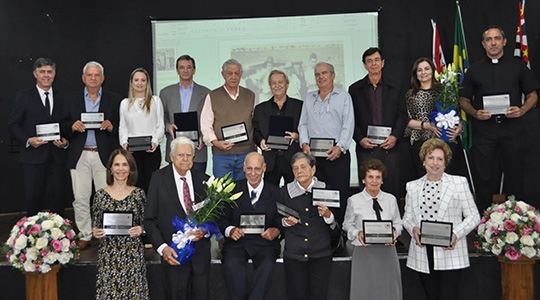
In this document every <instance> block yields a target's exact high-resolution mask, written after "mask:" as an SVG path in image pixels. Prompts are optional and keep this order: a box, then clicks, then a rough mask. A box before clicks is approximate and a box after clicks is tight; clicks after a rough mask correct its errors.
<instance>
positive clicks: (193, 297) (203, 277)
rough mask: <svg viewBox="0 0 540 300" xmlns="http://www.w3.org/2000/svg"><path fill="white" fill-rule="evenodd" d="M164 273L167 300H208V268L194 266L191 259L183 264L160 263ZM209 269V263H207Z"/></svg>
mask: <svg viewBox="0 0 540 300" xmlns="http://www.w3.org/2000/svg"><path fill="white" fill-rule="evenodd" d="M161 265H162V266H163V270H164V274H165V283H166V295H167V298H166V299H168V300H187V299H190V300H208V299H209V297H208V291H209V290H210V280H209V278H208V273H209V270H205V268H202V269H201V268H196V267H194V264H193V262H192V261H190V262H188V263H187V264H185V265H183V266H171V265H169V264H168V263H167V262H163V261H162V263H161ZM208 269H210V264H208Z"/></svg>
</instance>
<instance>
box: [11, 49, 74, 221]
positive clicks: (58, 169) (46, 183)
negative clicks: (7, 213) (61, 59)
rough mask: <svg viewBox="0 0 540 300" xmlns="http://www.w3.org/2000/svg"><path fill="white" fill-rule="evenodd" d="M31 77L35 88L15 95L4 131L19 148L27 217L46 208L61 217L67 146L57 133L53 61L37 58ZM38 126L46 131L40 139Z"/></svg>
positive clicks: (61, 110)
mask: <svg viewBox="0 0 540 300" xmlns="http://www.w3.org/2000/svg"><path fill="white" fill-rule="evenodd" d="M33 74H34V77H35V78H36V86H35V87H33V88H30V89H27V90H24V91H21V92H19V93H18V94H17V97H16V99H15V103H14V104H13V109H12V111H11V115H10V118H9V121H8V130H9V133H10V134H11V136H12V137H13V138H14V139H16V140H17V142H18V143H19V145H20V148H21V153H20V163H21V166H22V171H23V175H24V180H23V182H24V191H25V202H26V214H27V216H33V215H35V214H37V213H38V212H39V211H41V210H42V209H44V208H47V207H48V208H50V210H51V211H52V212H54V213H57V214H60V215H63V213H64V192H65V188H64V184H65V181H66V162H67V151H66V149H65V148H66V147H67V145H68V142H67V140H66V139H65V138H64V137H62V135H63V134H62V131H61V124H62V123H64V122H66V121H67V110H66V107H65V100H64V97H63V94H62V93H60V92H58V91H57V90H54V91H53V88H52V84H53V82H54V77H55V75H56V64H55V63H54V61H52V60H51V59H49V58H38V59H37V60H36V62H35V63H34V71H33ZM40 126H41V128H43V127H45V128H48V129H47V130H46V131H45V132H43V133H42V135H41V136H40V134H38V132H37V131H38V130H39V129H38V128H39V127H40ZM51 137H53V139H52V140H51V139H50V138H51Z"/></svg>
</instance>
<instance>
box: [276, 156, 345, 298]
mask: <svg viewBox="0 0 540 300" xmlns="http://www.w3.org/2000/svg"><path fill="white" fill-rule="evenodd" d="M315 162H316V159H315V157H313V156H312V155H310V154H305V153H304V152H297V153H296V154H294V155H293V157H292V159H291V165H292V169H293V175H294V180H293V181H292V182H290V183H288V184H287V185H285V186H283V187H282V188H281V190H280V200H279V202H281V204H283V205H284V206H285V207H287V208H288V209H292V210H293V211H294V213H293V215H295V216H293V215H290V216H288V217H284V218H282V219H281V226H282V229H283V230H281V231H282V232H284V235H285V251H284V252H283V262H284V267H285V288H286V290H287V299H289V300H297V299H309V300H317V299H321V300H325V299H326V298H327V294H328V287H329V283H330V269H331V266H332V248H331V247H330V228H331V227H330V226H335V225H336V224H335V221H334V214H333V213H332V211H331V210H330V209H329V208H328V207H326V206H324V205H321V204H319V203H317V204H316V205H314V203H313V198H312V196H311V193H312V188H326V184H325V183H324V182H322V181H318V180H317V177H314V176H313V175H314V174H315ZM278 210H279V206H278ZM289 211H290V210H289Z"/></svg>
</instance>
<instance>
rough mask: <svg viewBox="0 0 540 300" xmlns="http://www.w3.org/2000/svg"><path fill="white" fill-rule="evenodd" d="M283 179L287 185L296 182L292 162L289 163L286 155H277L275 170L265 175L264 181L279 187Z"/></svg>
mask: <svg viewBox="0 0 540 300" xmlns="http://www.w3.org/2000/svg"><path fill="white" fill-rule="evenodd" d="M281 177H283V180H284V182H285V184H287V183H289V182H291V181H293V180H294V175H293V172H292V167H291V162H290V161H287V158H286V157H285V155H276V161H275V164H274V168H273V169H272V170H271V171H266V172H265V173H264V180H266V181H268V182H270V183H272V184H274V185H277V186H279V182H280V181H281Z"/></svg>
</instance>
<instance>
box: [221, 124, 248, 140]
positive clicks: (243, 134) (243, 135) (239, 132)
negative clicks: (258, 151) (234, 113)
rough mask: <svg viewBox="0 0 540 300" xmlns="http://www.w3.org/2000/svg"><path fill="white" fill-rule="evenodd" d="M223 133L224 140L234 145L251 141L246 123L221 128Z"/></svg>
mask: <svg viewBox="0 0 540 300" xmlns="http://www.w3.org/2000/svg"><path fill="white" fill-rule="evenodd" d="M221 133H222V134H223V140H225V141H227V142H229V143H233V144H234V143H240V142H245V141H247V140H248V139H249V137H248V134H247V131H246V123H244V122H242V123H237V124H232V125H228V126H223V127H221Z"/></svg>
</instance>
